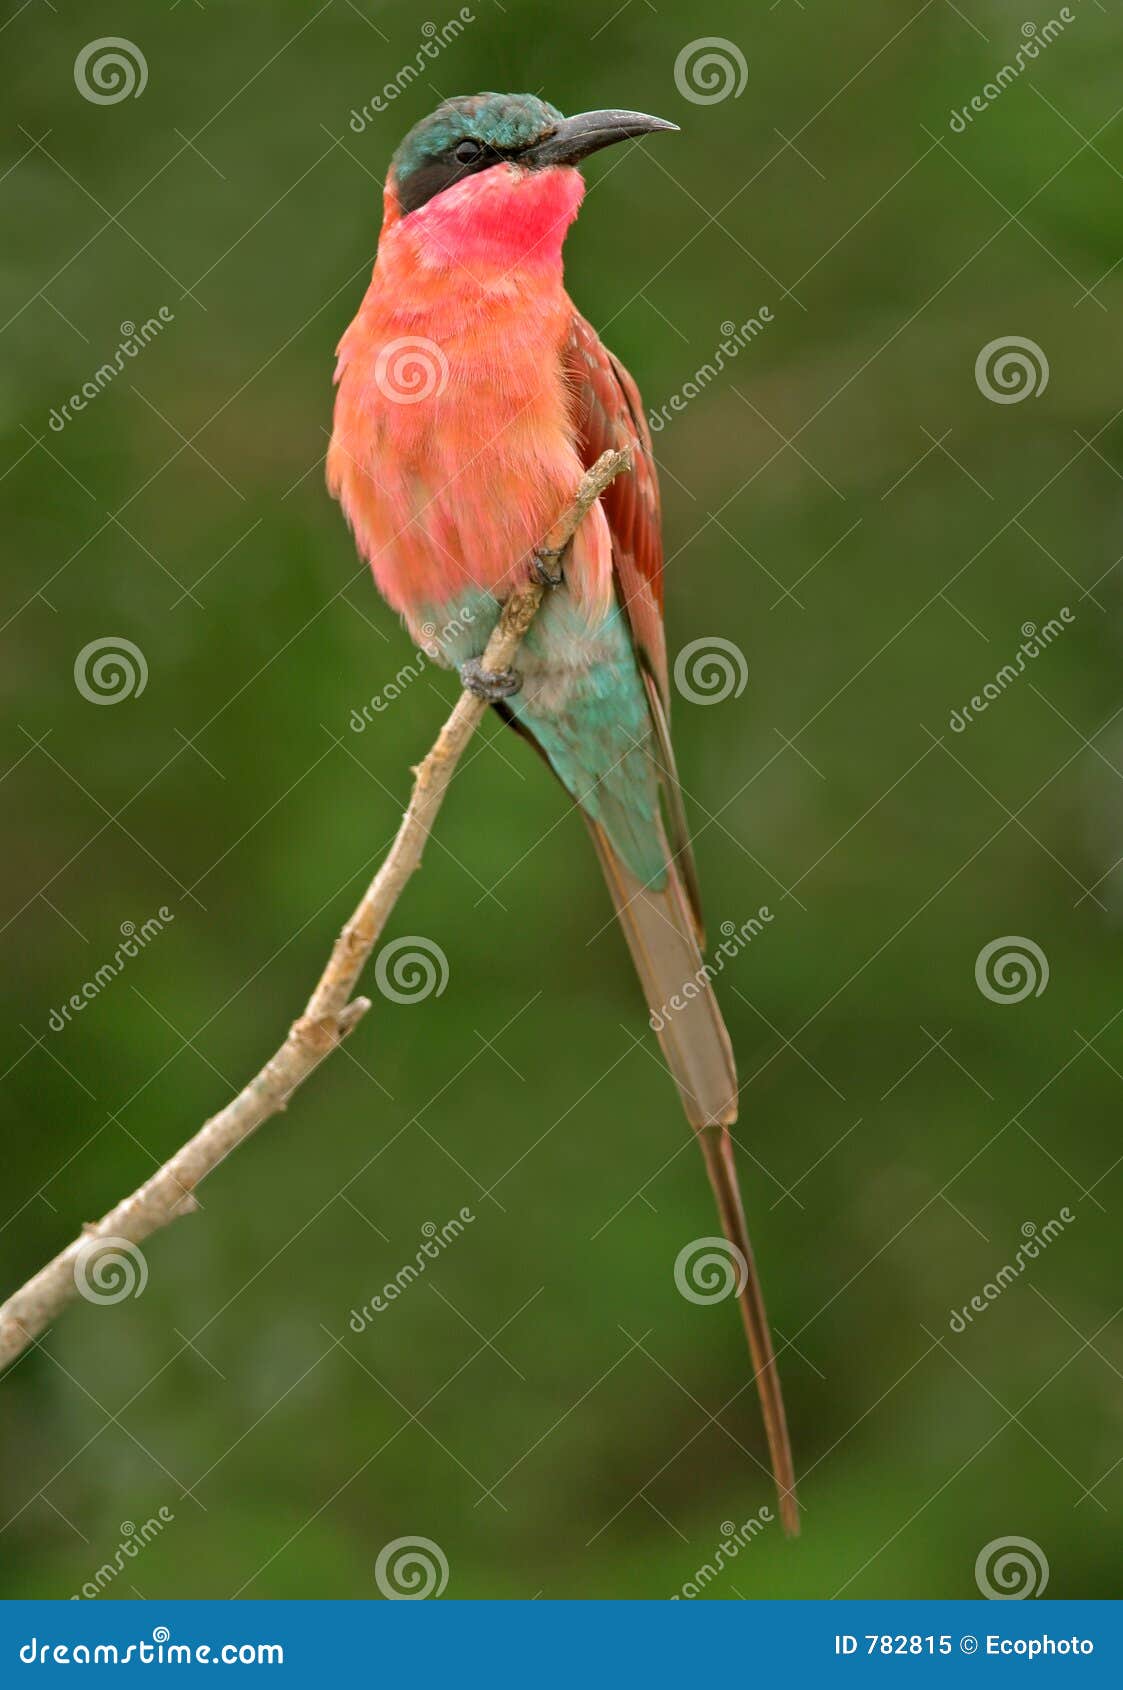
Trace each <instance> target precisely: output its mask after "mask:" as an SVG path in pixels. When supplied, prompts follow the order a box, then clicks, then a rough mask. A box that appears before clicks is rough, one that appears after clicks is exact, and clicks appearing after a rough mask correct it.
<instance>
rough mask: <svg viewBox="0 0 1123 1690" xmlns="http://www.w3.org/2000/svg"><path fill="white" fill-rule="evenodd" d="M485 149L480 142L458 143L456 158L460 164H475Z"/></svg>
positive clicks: (467, 141)
mask: <svg viewBox="0 0 1123 1690" xmlns="http://www.w3.org/2000/svg"><path fill="white" fill-rule="evenodd" d="M482 152H483V148H482V147H481V146H480V143H479V142H478V141H469V140H464V141H458V142H457V144H456V158H457V161H458V162H459V163H460V164H475V162H476V160H477V159H478V158H479V156H480V154H481V153H482Z"/></svg>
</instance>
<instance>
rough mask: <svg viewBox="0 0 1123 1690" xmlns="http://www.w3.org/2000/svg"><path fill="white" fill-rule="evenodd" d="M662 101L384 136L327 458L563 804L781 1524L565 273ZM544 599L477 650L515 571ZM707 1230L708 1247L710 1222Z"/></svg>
mask: <svg viewBox="0 0 1123 1690" xmlns="http://www.w3.org/2000/svg"><path fill="white" fill-rule="evenodd" d="M677 127H678V126H677V125H676V124H674V123H670V122H668V121H666V120H665V119H662V118H658V117H651V116H648V115H647V114H645V113H643V112H636V111H627V110H621V109H616V108H612V109H605V110H598V111H588V112H581V113H579V114H578V115H576V116H572V117H565V116H563V114H562V113H561V112H560V111H559V110H558V109H557V108H556V107H555V106H553V105H550V104H549V103H548V102H547V101H545V100H543V99H540V98H538V97H537V96H535V95H531V94H498V93H481V94H473V95H464V96H458V97H455V98H451V99H446V100H444V101H443V102H442V104H441V105H440V106H439V107H438V108H437V109H436V110H435V111H433V112H432V113H430V115H429V116H427V117H425V118H423V119H422V120H421V121H420V122H419V123H417V124H416V125H415V126H414V127H413V128H412V129H411V130H410V131H409V133H408V134H407V135H406V136H405V138H404V140H403V141H402V142H401V144H400V145H399V146H398V148H397V150H396V151H395V153H394V154H393V157H392V159H391V161H390V166H389V170H388V173H387V176H386V181H385V186H384V191H383V217H382V226H381V231H380V234H379V239H378V246H377V253H376V258H375V263H374V269H373V273H372V276H371V281H370V285H369V287H368V289H367V291H366V294H365V296H364V298H363V300H362V303H361V305H360V307H359V310H358V313H357V315H356V316H355V318H354V321H353V322H352V323H351V325H350V327H349V328H348V329H347V330H346V331H345V333H344V334H343V337H342V339H341V341H340V343H339V347H338V361H337V366H336V372H335V382H336V397H335V408H334V418H333V428H332V434H331V440H330V445H329V449H328V453H327V460H326V471H327V483H328V489H329V491H330V493H331V494H332V495H333V496H334V497H335V498H336V499H338V500H339V502H340V504H341V506H342V509H343V513H344V515H345V517H346V519H347V522H348V524H349V526H350V528H351V530H352V533H353V536H354V539H355V543H356V546H357V549H358V552H359V554H360V556H361V557H362V558H363V559H365V560H366V562H367V563H369V565H370V567H371V570H372V572H373V575H374V580H375V583H376V585H377V587H378V589H379V591H380V592H381V594H382V596H383V598H384V599H385V600H386V601H387V603H388V604H389V605H390V606H391V607H392V608H393V609H394V610H395V611H397V612H398V613H399V614H400V615H401V617H402V618H403V620H404V622H405V624H406V627H407V629H408V630H409V632H410V634H411V636H412V637H413V638H414V639H415V640H416V641H418V643H419V644H421V645H423V646H424V648H425V650H426V651H427V652H428V653H429V655H431V656H435V657H436V659H437V661H438V662H440V663H442V664H444V665H446V666H447V667H450V668H455V669H456V670H458V671H459V674H460V677H461V680H462V682H463V684H464V686H466V687H467V688H469V689H470V690H471V691H472V692H474V693H476V694H478V695H479V696H480V697H482V698H484V699H486V700H487V702H488V703H489V704H491V705H492V706H493V707H494V708H495V709H496V711H497V712H498V713H499V714H500V715H501V716H502V717H503V719H504V720H505V721H506V722H508V723H509V724H510V726H511V727H513V728H514V729H515V730H516V731H517V732H518V733H520V734H521V735H522V736H523V737H524V738H526V739H528V740H530V741H531V742H532V744H533V745H534V746H535V747H536V749H537V750H538V752H539V753H540V754H541V755H542V757H543V758H544V759H545V761H546V763H547V764H548V765H549V766H550V768H551V769H552V770H553V772H554V774H555V775H556V776H557V778H558V779H559V780H560V782H561V784H562V786H563V787H564V788H565V790H566V791H567V792H568V794H569V795H570V797H571V798H572V799H573V800H574V801H575V803H576V805H577V806H578V808H579V809H580V811H581V813H582V815H583V816H584V819H585V821H586V823H587V824H588V828H589V831H590V833H591V835H592V840H593V845H594V847H595V850H596V854H597V856H598V857H599V859H600V863H601V867H602V869H603V871H604V875H605V879H606V880H607V883H608V888H609V891H610V893H611V896H612V900H613V903H614V905H615V910H616V914H617V917H618V919H619V922H620V925H621V927H622V928H623V931H624V934H625V937H626V939H627V942H628V945H629V947H630V949H631V952H632V956H633V959H634V963H635V967H636V970H637V972H638V974H639V978H640V983H641V985H642V987H643V991H644V993H645V995H646V998H647V1003H648V1007H649V1010H650V1023H651V1026H652V1027H653V1028H654V1029H655V1030H656V1031H657V1033H658V1037H659V1039H660V1043H661V1045H662V1049H663V1053H664V1057H665V1060H666V1063H667V1066H668V1068H669V1070H670V1072H671V1075H672V1077H673V1079H674V1081H675V1083H676V1084H677V1087H678V1090H679V1094H680V1097H681V1100H682V1104H683V1107H684V1110H685V1113H686V1117H687V1120H688V1123H689V1125H690V1126H691V1127H692V1128H693V1130H694V1133H695V1135H696V1138H697V1140H698V1143H699V1145H700V1147H701V1150H702V1154H703V1157H704V1159H705V1165H706V1169H707V1172H708V1174H709V1178H710V1181H711V1184H712V1186H713V1190H714V1194H715V1197H716V1201H717V1207H718V1212H719V1215H720V1219H721V1224H722V1227H723V1229H724V1232H725V1236H726V1239H727V1240H728V1245H729V1247H730V1249H731V1252H732V1257H731V1258H730V1259H729V1260H730V1265H731V1267H732V1266H734V1264H735V1267H734V1272H735V1276H736V1284H737V1292H738V1301H739V1304H740V1309H741V1315H742V1320H743V1324H744V1327H745V1332H746V1335H747V1339H748V1345H749V1351H750V1356H751V1360H752V1364H753V1369H754V1373H755V1377H756V1383H757V1389H758V1393H759V1397H760V1403H761V1409H762V1416H763V1421H764V1428H765V1433H766V1437H767V1443H768V1448H769V1453H770V1457H771V1464H772V1471H773V1476H774V1480H775V1484H776V1488H777V1494H778V1500H779V1510H780V1518H781V1521H782V1523H783V1526H784V1528H785V1530H786V1531H787V1532H788V1533H789V1534H790V1535H795V1534H797V1533H798V1530H799V1506H798V1503H797V1500H796V1490H795V1474H794V1468H793V1462H792V1452H791V1444H790V1440H789V1435H788V1429H787V1422H786V1418H785V1412H784V1402H783V1397H782V1394H781V1389H780V1381H779V1376H778V1372H777V1367H776V1357H775V1352H774V1346H773V1342H772V1337H771V1332H770V1328H769V1324H768V1317H767V1314H766V1312H765V1306H764V1298H763V1294H762V1291H761V1286H760V1279H759V1276H758V1273H757V1269H756V1264H755V1261H754V1257H753V1251H752V1246H751V1244H750V1240H749V1233H748V1227H747V1223H746V1218H745V1211H744V1207H743V1204H742V1198H741V1192H740V1188H739V1184H738V1179H737V1172H736V1168H735V1164H734V1156H733V1144H732V1139H731V1135H730V1128H731V1127H732V1125H733V1124H734V1123H735V1121H736V1119H737V1104H738V1081H737V1072H736V1068H735V1065H734V1058H733V1050H732V1045H731V1042H730V1039H729V1034H728V1032H727V1030H726V1027H725V1023H724V1021H723V1019H722V1016H721V1011H720V1009H719V1008H718V1004H717V999H716V996H715V994H714V991H713V987H712V983H711V977H710V973H709V971H708V970H707V969H706V967H705V965H704V963H703V950H704V946H705V935H704V929H703V925H702V916H701V905H700V899H699V895H698V880H697V873H696V869H695V865H694V859H693V855H692V851H691V846H690V839H689V834H688V832H687V819H686V814H685V809H684V805H683V800H682V795H681V791H680V788H679V783H678V777H677V774H676V770H675V762H674V755H673V752H672V749H671V740H670V733H669V725H668V719H669V707H670V686H669V677H668V663H667V648H666V638H665V634H664V626H663V580H662V575H663V555H662V539H661V514H660V496H659V487H658V481H657V475H656V469H655V465H654V461H653V456H652V448H651V439H650V434H649V430H648V427H647V423H646V419H645V416H644V409H643V404H642V401H641V399H640V395H639V391H638V389H637V387H636V384H635V382H634V381H633V380H632V377H631V376H630V375H629V374H628V372H627V370H626V369H625V368H624V366H623V365H622V364H621V363H620V361H619V359H617V358H616V357H614V356H613V354H612V353H611V352H609V351H608V350H607V349H606V348H605V347H604V346H603V345H602V343H601V341H600V339H599V337H598V335H597V333H596V331H595V330H594V329H593V328H592V326H591V325H590V324H589V323H588V322H587V321H586V320H585V318H584V317H583V316H582V315H581V313H580V312H579V311H578V310H577V308H576V306H575V305H574V304H573V302H572V301H571V299H570V298H569V295H568V294H567V292H566V288H565V282H564V276H563V245H564V242H565V237H566V233H567V231H568V229H569V228H570V226H571V224H572V223H573V221H574V219H575V218H576V216H577V213H578V210H579V208H580V205H581V202H582V198H583V195H584V191H585V183H584V179H583V176H582V173H581V169H580V166H581V165H582V163H583V162H584V161H585V160H586V159H587V158H589V157H590V156H591V155H592V154H594V153H596V152H599V151H600V150H602V149H603V148H605V147H609V146H613V145H616V144H618V143H620V142H623V141H631V140H638V139H639V138H640V137H643V136H647V135H652V134H655V133H659V132H666V131H674V130H676V129H677ZM608 449H615V450H625V449H627V450H628V451H629V452H630V454H631V465H630V468H628V469H627V470H626V471H625V472H624V473H622V474H620V475H619V476H617V478H616V479H615V480H614V481H613V482H612V483H611V485H610V486H609V487H608V488H607V489H606V491H605V492H604V493H603V494H602V496H601V498H600V500H599V501H598V502H597V503H596V504H594V505H593V507H592V508H591V509H590V510H589V512H588V514H587V516H586V517H585V518H584V520H583V521H582V523H581V525H580V527H579V528H578V530H577V532H576V534H575V535H574V537H573V539H572V541H571V543H570V544H569V545H568V547H567V548H565V549H564V551H563V553H562V554H561V555H557V553H556V552H551V551H548V550H547V549H546V548H545V547H544V546H543V537H544V536H547V535H548V534H549V532H550V530H551V528H552V526H553V525H554V523H555V521H556V520H557V518H558V517H559V516H560V515H561V513H562V512H563V511H565V510H566V509H567V508H568V506H569V505H570V503H571V502H572V499H573V495H574V492H575V490H576V488H577V485H578V483H579V482H580V480H581V477H582V474H583V473H584V471H585V470H586V469H587V468H588V467H589V466H590V465H591V464H593V463H594V462H595V461H596V459H597V458H598V457H599V456H600V455H601V453H602V452H604V451H605V450H608ZM532 581H538V582H540V583H542V584H543V586H544V589H545V590H544V594H543V599H542V604H541V607H540V609H539V612H538V614H537V616H536V617H535V620H534V621H533V623H532V624H531V626H530V628H529V631H528V632H527V634H526V636H525V638H524V640H523V644H522V647H521V649H520V651H519V653H518V656H517V660H516V661H517V668H512V669H508V670H502V671H498V672H494V671H488V670H487V669H486V668H484V666H483V664H482V661H481V660H482V658H483V655H484V650H485V647H486V644H487V640H488V636H489V634H490V633H491V632H492V630H493V629H494V627H495V624H496V622H497V620H498V617H499V614H500V610H501V607H502V605H503V603H504V601H505V600H506V598H507V597H508V595H510V594H511V593H513V592H515V591H518V590H520V589H524V588H525V587H526V586H527V585H528V583H530V582H532ZM723 1248H724V1246H723Z"/></svg>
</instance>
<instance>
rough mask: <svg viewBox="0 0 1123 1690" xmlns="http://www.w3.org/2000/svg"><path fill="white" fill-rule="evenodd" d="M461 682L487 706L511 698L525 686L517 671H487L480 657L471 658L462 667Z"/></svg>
mask: <svg viewBox="0 0 1123 1690" xmlns="http://www.w3.org/2000/svg"><path fill="white" fill-rule="evenodd" d="M460 680H461V683H462V684H463V686H464V687H465V688H466V689H467V691H468V692H471V693H474V694H475V695H476V697H477V698H482V699H483V700H484V702H485V703H486V704H498V702H499V700H500V699H501V698H510V697H511V694H512V693H516V692H518V691H519V689H520V687H521V686H522V684H523V678H522V676H521V675H520V674H519V672H518V670H517V669H485V668H484V667H483V665H482V664H481V663H480V660H479V658H478V657H470V658H469V659H468V661H467V663H462V664H461V665H460Z"/></svg>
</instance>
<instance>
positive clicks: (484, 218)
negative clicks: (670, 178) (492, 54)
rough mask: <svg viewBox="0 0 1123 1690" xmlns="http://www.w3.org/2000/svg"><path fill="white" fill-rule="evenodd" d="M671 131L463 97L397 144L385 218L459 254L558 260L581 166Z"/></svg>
mask: <svg viewBox="0 0 1123 1690" xmlns="http://www.w3.org/2000/svg"><path fill="white" fill-rule="evenodd" d="M676 128H677V125H676V124H674V123H668V122H666V121H665V119H663V118H661V117H648V116H647V115H646V114H645V113H643V112H635V111H619V110H615V109H610V110H606V111H589V112H581V113H579V114H578V115H577V116H576V117H563V116H562V114H561V112H560V111H558V109H557V107H556V106H551V105H549V104H548V103H547V102H546V101H545V100H540V99H538V98H537V97H536V96H535V95H533V94H467V95H461V96H459V97H458V98H456V99H451V100H446V101H445V102H444V104H443V105H440V106H438V107H437V110H436V111H435V112H432V113H430V115H429V116H428V117H425V118H422V120H421V122H420V123H418V124H415V126H414V127H413V128H412V129H411V130H410V132H409V134H408V135H407V136H406V137H405V139H404V141H402V143H401V145H400V146H399V147H398V150H397V152H396V153H395V154H394V157H393V159H392V160H391V163H390V172H389V175H388V177H387V180H386V212H387V221H388V222H391V223H396V222H398V221H399V220H401V219H404V220H406V221H408V222H410V223H413V224H414V226H415V228H416V230H417V232H418V234H419V235H421V234H422V232H424V234H425V235H426V236H427V237H431V239H432V241H433V242H434V243H435V244H436V245H437V246H442V245H448V246H449V247H450V248H461V249H465V255H467V253H469V252H471V251H476V252H479V251H480V250H483V249H486V250H489V251H490V250H493V249H494V250H495V256H497V257H499V256H501V251H505V252H506V254H507V256H508V257H513V258H515V259H516V260H517V258H518V256H519V255H520V254H522V255H524V256H528V257H529V256H531V255H533V254H536V253H537V254H540V255H541V256H543V257H548V256H554V257H556V256H557V253H558V252H560V246H561V241H562V239H564V236H565V231H566V229H567V228H568V227H569V224H570V223H571V222H572V220H573V218H574V217H575V216H576V214H577V208H578V206H579V205H580V203H581V196H582V193H583V191H584V188H583V183H582V181H581V177H580V174H579V171H578V169H577V166H578V165H579V164H580V163H581V162H582V160H583V159H586V158H588V157H589V155H590V154H591V153H595V152H599V151H600V150H601V148H602V147H610V146H613V145H614V144H615V143H616V142H617V141H627V140H631V139H633V138H634V137H636V136H639V135H648V134H652V133H654V132H655V131H657V130H666V129H670V130H673V129H676ZM555 249H556V250H555ZM461 255H462V254H461V253H458V254H457V256H461Z"/></svg>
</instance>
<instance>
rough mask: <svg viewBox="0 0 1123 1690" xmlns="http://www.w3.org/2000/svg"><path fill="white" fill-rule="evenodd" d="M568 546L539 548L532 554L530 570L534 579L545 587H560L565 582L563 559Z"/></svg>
mask: <svg viewBox="0 0 1123 1690" xmlns="http://www.w3.org/2000/svg"><path fill="white" fill-rule="evenodd" d="M568 550H569V547H568V546H538V547H536V548H535V550H534V552H533V553H532V554H531V560H530V569H531V574H532V575H533V576H534V579H535V580H536V581H538V582H539V583H540V584H541V585H542V586H543V587H560V586H561V584H562V580H563V578H564V577H563V572H562V559H563V558H564V557H565V554H566V552H567V551H568Z"/></svg>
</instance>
